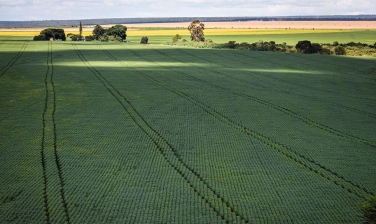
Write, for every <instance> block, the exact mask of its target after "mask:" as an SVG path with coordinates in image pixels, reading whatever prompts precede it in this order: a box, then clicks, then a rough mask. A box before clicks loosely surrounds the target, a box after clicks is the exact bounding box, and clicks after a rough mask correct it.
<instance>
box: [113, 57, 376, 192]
mask: <svg viewBox="0 0 376 224" xmlns="http://www.w3.org/2000/svg"><path fill="white" fill-rule="evenodd" d="M130 51H132V50H130ZM133 52H134V51H133ZM136 53H137V52H136ZM137 54H138V53H137ZM137 54H135V56H137ZM113 58H114V60H115V59H116V58H115V57H113ZM116 60H117V61H118V62H119V63H121V64H122V65H123V66H125V67H127V68H130V69H131V70H132V71H135V72H136V73H137V74H140V75H141V76H142V77H144V78H146V79H148V80H149V81H151V82H154V83H156V84H158V85H160V86H161V87H163V88H165V89H167V90H169V91H170V92H173V93H175V94H177V95H179V96H181V97H183V98H185V99H187V100H188V101H190V102H191V103H193V104H195V105H196V106H198V107H201V108H202V109H203V110H204V111H205V112H207V113H208V114H209V115H211V116H213V117H214V118H216V119H217V120H219V121H221V122H223V123H225V124H228V125H230V126H232V127H233V128H235V129H237V130H240V131H242V132H244V133H246V134H247V135H250V136H251V137H253V138H255V139H257V140H259V141H261V142H263V143H265V144H266V145H268V146H270V147H272V148H273V149H275V150H277V151H278V152H280V153H281V154H283V155H284V156H286V157H288V158H290V159H292V160H294V161H295V162H297V163H299V164H300V165H302V166H304V167H306V168H307V169H309V170H310V171H312V172H315V173H317V174H318V175H320V176H322V177H323V178H325V179H327V180H329V181H332V182H333V183H334V184H336V185H337V186H339V187H341V188H343V189H345V190H347V191H348V192H349V193H352V194H355V195H357V196H358V197H361V198H364V199H367V198H368V197H369V196H372V195H375V194H374V193H372V192H370V191H368V190H367V189H365V188H364V187H361V186H359V185H358V184H356V183H354V182H352V181H351V180H346V179H345V178H344V177H343V176H341V175H339V174H338V173H336V172H334V171H332V170H330V169H329V168H327V167H325V166H323V165H321V164H320V163H318V162H316V161H314V160H313V159H311V158H309V157H306V156H305V155H303V154H300V153H299V152H296V151H294V150H293V149H291V148H289V147H287V146H286V145H284V144H281V143H278V142H277V141H275V140H274V139H272V138H270V137H268V136H266V135H264V134H262V133H258V132H256V131H254V130H252V129H249V128H247V127H245V126H243V125H241V124H238V123H236V122H234V121H232V120H231V119H229V118H227V117H226V116H225V115H223V114H221V113H220V112H218V111H216V110H215V109H214V108H212V107H210V106H207V105H205V104H204V103H202V102H200V101H198V100H197V99H194V98H193V97H191V96H189V95H187V94H186V93H184V92H181V91H179V90H177V89H175V88H173V87H171V86H169V85H166V84H165V83H160V82H158V81H157V80H155V79H154V78H152V77H150V76H148V75H146V74H143V73H141V72H139V71H137V70H136V69H134V68H132V67H130V66H128V65H126V64H124V63H123V62H121V61H120V60H118V59H116ZM147 61H149V62H151V60H149V59H147ZM154 63H155V62H154ZM354 189H355V190H354Z"/></svg>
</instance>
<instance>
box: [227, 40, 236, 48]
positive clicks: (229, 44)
mask: <svg viewBox="0 0 376 224" xmlns="http://www.w3.org/2000/svg"><path fill="white" fill-rule="evenodd" d="M227 45H228V47H229V48H232V49H235V48H236V47H237V46H239V44H237V43H236V41H229V42H228V43H227Z"/></svg>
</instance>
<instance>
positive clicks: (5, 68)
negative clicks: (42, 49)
mask: <svg viewBox="0 0 376 224" xmlns="http://www.w3.org/2000/svg"><path fill="white" fill-rule="evenodd" d="M28 44H29V41H26V42H25V43H24V44H23V45H22V47H21V51H20V52H18V54H17V55H16V56H14V58H12V60H10V61H9V62H8V64H7V65H5V67H4V68H2V69H1V70H0V78H1V77H2V76H3V75H4V74H5V72H7V71H8V70H9V69H10V68H11V67H12V66H13V65H14V63H16V61H17V60H18V59H19V58H20V57H21V56H22V54H23V53H24V52H25V49H26V47H27V45H28Z"/></svg>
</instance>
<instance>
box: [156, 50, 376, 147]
mask: <svg viewBox="0 0 376 224" xmlns="http://www.w3.org/2000/svg"><path fill="white" fill-rule="evenodd" d="M178 50H180V49H178ZM155 51H157V52H158V53H160V54H161V55H164V56H166V57H169V56H168V55H166V54H165V53H163V52H161V51H159V50H155ZM183 52H184V51H183ZM187 54H189V53H187ZM191 56H192V57H193V55H191ZM194 57H198V56H194ZM174 60H177V59H176V58H174ZM205 61H207V62H209V63H212V62H211V61H209V60H205ZM181 62H182V63H186V64H190V63H188V62H184V61H181ZM190 66H193V67H198V68H200V69H203V70H206V71H209V72H211V73H214V74H218V75H221V76H225V77H228V75H227V74H226V73H223V72H219V71H214V70H212V69H208V68H205V67H200V66H197V65H194V64H190ZM186 75H187V74H186ZM187 76H189V77H191V78H193V79H195V80H196V81H199V82H202V83H204V84H207V85H210V86H213V87H216V88H219V89H222V90H225V91H227V92H230V93H232V94H234V95H238V96H241V97H244V98H248V99H250V100H252V101H254V102H257V103H260V104H263V105H266V106H268V107H270V108H272V109H275V110H278V111H281V112H283V113H285V114H287V115H289V116H290V117H293V118H296V119H298V120H300V121H302V122H303V123H306V124H308V125H310V126H312V127H316V128H318V129H321V130H323V131H325V132H327V133H329V134H331V135H336V136H338V137H343V138H346V139H349V140H353V141H358V142H361V143H363V144H365V145H368V146H371V147H373V148H376V143H375V142H374V141H371V140H367V139H363V138H360V137H356V136H354V135H351V134H347V133H344V132H342V131H339V130H336V129H334V128H332V127H329V126H328V125H324V124H321V123H319V122H317V121H315V120H313V119H310V118H308V117H305V116H304V115H300V114H298V113H297V112H294V111H293V110H291V109H289V108H286V107H282V106H278V105H276V104H273V103H270V102H268V101H266V100H263V99H261V98H258V97H255V96H251V95H248V94H244V93H238V92H234V91H232V90H230V89H228V88H226V87H223V86H219V85H216V84H213V83H210V82H207V81H205V80H202V79H200V78H197V77H195V76H192V75H187Z"/></svg>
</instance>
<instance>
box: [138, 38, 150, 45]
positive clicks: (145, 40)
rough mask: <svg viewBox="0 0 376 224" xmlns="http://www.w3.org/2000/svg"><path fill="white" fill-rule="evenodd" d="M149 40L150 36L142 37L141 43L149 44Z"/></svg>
mask: <svg viewBox="0 0 376 224" xmlns="http://www.w3.org/2000/svg"><path fill="white" fill-rule="evenodd" d="M148 41H149V38H148V37H142V38H141V42H140V43H141V44H147V43H148Z"/></svg>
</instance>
